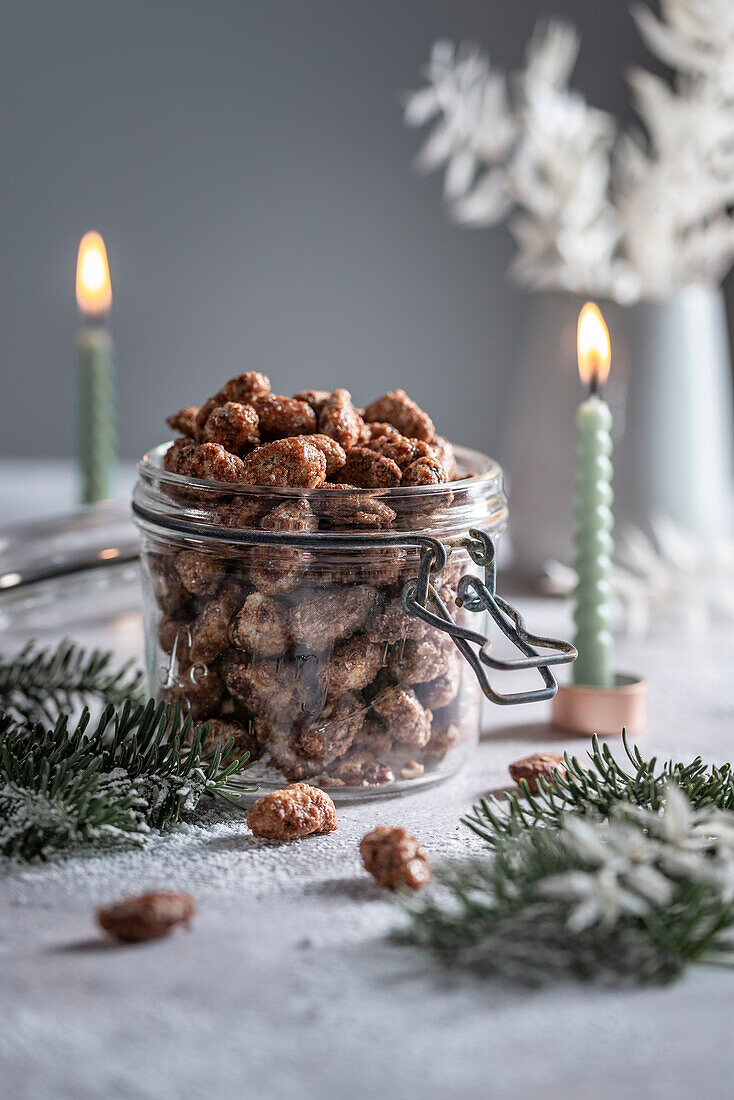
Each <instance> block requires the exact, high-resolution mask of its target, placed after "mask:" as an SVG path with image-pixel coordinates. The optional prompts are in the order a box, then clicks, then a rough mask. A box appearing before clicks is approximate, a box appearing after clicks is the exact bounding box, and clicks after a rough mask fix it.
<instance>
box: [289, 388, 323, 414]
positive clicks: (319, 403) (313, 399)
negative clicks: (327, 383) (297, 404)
mask: <svg viewBox="0 0 734 1100" xmlns="http://www.w3.org/2000/svg"><path fill="white" fill-rule="evenodd" d="M293 397H294V399H295V400H296V401H305V402H306V404H307V405H310V406H311V408H312V409H313V411H314V412H315V413H316V415H317V416H320V415H321V410H322V409H323V407H324V405H325V404H326V402H327V401H328V400H329V398H330V397H331V390H299V391H298V393H294V394H293Z"/></svg>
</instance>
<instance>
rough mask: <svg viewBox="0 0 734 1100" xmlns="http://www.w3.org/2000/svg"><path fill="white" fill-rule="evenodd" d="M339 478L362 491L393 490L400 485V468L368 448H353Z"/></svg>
mask: <svg viewBox="0 0 734 1100" xmlns="http://www.w3.org/2000/svg"><path fill="white" fill-rule="evenodd" d="M339 477H340V479H341V480H342V481H344V482H346V483H348V484H350V485H356V486H357V488H360V489H391V488H393V487H394V486H395V485H399V484H400V467H399V466H398V464H397V463H396V462H393V460H392V459H391V458H386V457H385V456H384V455H380V454H377V452H376V451H371V450H369V448H368V447H352V449H351V450H350V451H348V452H347V460H346V462H345V464H344V465H343V466H342V468H341V470H340V471H339Z"/></svg>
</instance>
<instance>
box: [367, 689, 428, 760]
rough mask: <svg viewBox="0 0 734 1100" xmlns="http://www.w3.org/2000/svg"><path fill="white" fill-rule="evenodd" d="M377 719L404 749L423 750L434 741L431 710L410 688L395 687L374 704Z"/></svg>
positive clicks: (373, 708) (379, 697)
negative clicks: (404, 746)
mask: <svg viewBox="0 0 734 1100" xmlns="http://www.w3.org/2000/svg"><path fill="white" fill-rule="evenodd" d="M372 711H373V713H374V715H375V717H376V718H378V719H379V721H380V722H381V723H382V725H383V726H385V728H386V729H387V730H388V731H389V732H390V733H391V734H392V736H393V737H394V738H395V740H396V741H399V742H400V744H401V745H413V746H415V747H416V748H419V749H420V748H423V746H424V745H427V744H428V742H429V741H430V739H431V719H432V717H433V716H432V714H431V712H430V710H427V709H426V708H424V707H422V706H421V704H420V702H419V700H418V697H417V695H416V694H415V692H414V691H413V690H412V689H411V688H401V687H393V688H389V689H388V690H387V691H386V692H385V693H384V694H382V695H380V696H378V698H377V699H375V701H374V703H373V704H372Z"/></svg>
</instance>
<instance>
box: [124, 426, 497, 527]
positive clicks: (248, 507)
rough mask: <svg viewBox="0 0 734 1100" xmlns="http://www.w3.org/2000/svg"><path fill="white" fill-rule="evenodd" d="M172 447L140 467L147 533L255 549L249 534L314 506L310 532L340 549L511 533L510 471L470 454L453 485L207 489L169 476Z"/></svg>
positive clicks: (141, 513)
mask: <svg viewBox="0 0 734 1100" xmlns="http://www.w3.org/2000/svg"><path fill="white" fill-rule="evenodd" d="M170 445H171V444H170V442H168V443H161V444H160V445H159V446H157V447H155V448H153V450H151V451H149V452H148V453H147V454H146V455H144V456H143V458H142V459H141V461H140V462H139V463H138V475H139V476H138V482H137V484H136V487H135V492H134V495H133V511H134V513H135V515H136V518H137V520H138V522H139V523H142V524H143V525H146V526H153V527H162V528H165V529H166V530H168V531H172V532H178V533H180V534H182V535H189V536H192V535H193V536H196V537H200V538H202V539H211V538H219V539H221V540H223V541H227V542H237V541H243V542H247V532H248V530H249V531H253V530H257V531H260V530H261V526H265V527H267V526H268V524H262V523H261V521H262V519H263V518H264V517H265V516H267V515H268V514H269V513H271V512H273V511H274V510H275V509H276V508H278V507H279V506H281V505H285V504H286V503H287V502H296V501H306V502H308V504H309V506H310V509H311V511H312V512H313V514H314V515H315V516H317V517H318V531H317V532H316V533H314V532H313V528H311V529H310V532H309V541H310V540H312V539H314V538H317V539H321V537H322V536H323V538H324V541H325V542H326V541H330V538H331V537H332V536H336V535H338V536H339V541H342V539H344V538H346V539H347V541H350V540H353V541H354V542H355V543H356V542H361V541H363V540H365V539H368V540H369V541H370V542H377V541H380V540H384V541H389V542H391V543H392V542H399V541H400V539H399V536H400V534H406V535H410V534H415V533H417V532H421V533H422V534H428V535H433V536H436V537H451V536H453V535H462V534H463V533H464V532H466V531H467V530H468V529H469V528H470V527H476V528H481V529H483V530H486V531H488V532H489V533H490V534H491V535H493V536H497V535H499V534H501V533H502V532H503V531H504V529H505V527H506V525H507V498H506V496H505V493H504V487H503V473H502V468H501V467H500V466H499V464H498V463H497V462H495V461H494V460H493V459H491V458H488V457H487V455H484V454H481V453H480V452H479V451H474V450H471V449H470V448H468V447H456V448H455V451H456V458H457V463H458V466H459V469H460V470H461V471H462V472H463V473H464V474H465V476H464V477H462V478H461V479H459V480H457V481H452V482H449V483H448V484H445V485H416V486H412V485H411V486H397V487H395V488H390V489H359V488H352V487H335V486H331V485H328V486H323V487H320V488H318V489H295V488H273V487H271V486H262V485H239V484H229V483H224V482H217V481H204V480H202V479H200V478H193V477H184V476H182V475H181V474H173V473H169V472H168V471H166V470H164V469H163V460H164V457H165V454H166V452H167V450H168V448H169V447H170ZM304 530H305V529H304ZM293 533H294V534H296V536H297V535H298V532H297V531H296V532H293ZM281 538H282V539H288V540H290V538H291V532H290V531H288V532H283V534H282V536H281ZM274 541H275V540H274ZM294 541H298V538H297V537H296V539H295V540H294Z"/></svg>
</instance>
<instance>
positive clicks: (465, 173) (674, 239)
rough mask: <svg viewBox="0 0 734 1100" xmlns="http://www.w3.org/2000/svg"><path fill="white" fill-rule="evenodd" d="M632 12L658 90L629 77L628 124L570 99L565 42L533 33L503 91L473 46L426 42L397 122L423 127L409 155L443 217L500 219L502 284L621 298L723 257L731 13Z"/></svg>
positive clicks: (719, 3)
mask: <svg viewBox="0 0 734 1100" xmlns="http://www.w3.org/2000/svg"><path fill="white" fill-rule="evenodd" d="M661 8H662V12H661V16H660V18H658V17H657V16H655V15H654V14H653V12H652V11H650V10H649V9H648V8H644V7H637V8H636V9H635V17H636V20H637V23H638V26H639V28H640V32H641V34H642V36H643V38H644V40H645V42H646V43H647V45H648V47H649V49H650V50H651V52H652V53H653V54H655V55H656V56H657V57H658V58H660V59H661V60H663V61H664V62H665V63H666V64H668V65H670V66H671V67H672V68H673V70H674V74H675V75H674V80H673V83H672V84H670V83H668V82H666V81H664V80H662V79H661V78H659V77H657V76H654V75H652V74H650V73H648V72H644V71H642V70H639V69H638V70H635V71H634V72H633V73H632V74H631V77H630V83H631V88H632V93H633V96H634V101H635V106H636V109H637V112H638V115H639V118H640V121H641V124H642V126H641V128H639V127H638V128H637V130H636V131H633V132H631V133H629V134H625V135H622V136H621V137H620V136H619V135H618V132H617V131H618V127H617V123H616V121H615V120H614V119H613V118H612V117H611V116H609V115H607V114H605V113H604V112H601V111H598V110H596V109H594V108H593V107H591V106H589V104H588V103H587V102H586V100H585V99H584V98H583V97H582V96H581V95H580V94H579V93H578V92H577V91H575V90H574V89H572V88H571V87H570V79H571V74H572V71H573V67H574V64H575V61H576V56H577V52H578V36H577V34H576V32H575V30H574V29H573V28H572V27H570V26H569V25H568V24H566V23H563V22H561V21H559V20H553V21H551V22H550V23H548V24H546V25H544V26H541V27H539V29H538V30H537V31H536V33H535V35H534V36H533V38H532V40H531V42H530V44H529V46H528V50H527V54H526V58H525V64H524V67H523V68H522V69H521V70H520V71H519V72H518V73H516V74H513V75H512V76H511V77H510V78H509V79H508V78H507V77H506V76H505V74H504V73H503V72H502V71H500V70H497V69H495V68H494V67H493V66H491V65H490V63H489V60H488V58H487V57H486V56H485V55H483V54H482V53H481V52H480V51H479V50H478V49H477V48H476V47H459V48H458V49H457V48H455V47H454V46H453V45H452V44H451V43H446V42H440V43H437V45H436V46H435V47H434V51H433V53H432V55H431V60H430V62H429V65H428V66H427V68H426V70H425V76H426V81H427V83H426V86H425V87H423V88H421V89H420V90H418V91H417V92H414V93H412V94H411V95H410V96H408V98H407V102H406V110H405V119H406V122H407V123H408V125H411V126H422V125H424V124H426V123H428V122H432V123H433V128H432V131H431V133H430V135H429V137H428V140H427V142H426V144H425V145H424V147H423V150H422V151H421V153H420V154H419V157H418V161H417V163H418V166H419V167H420V168H421V169H422V170H424V171H431V170H433V169H436V168H444V169H445V179H444V196H445V199H446V201H447V202H448V203H449V206H450V209H451V212H452V215H453V216H454V217H455V218H456V220H457V221H459V222H461V223H463V224H466V225H474V226H482V225H495V224H497V223H498V222H500V221H502V220H503V219H505V218H506V217H509V218H510V222H509V224H510V229H511V230H512V232H513V234H514V236H515V239H516V241H517V244H518V254H517V257H516V260H515V262H514V264H513V266H512V271H513V273H514V274H515V276H516V277H517V278H518V279H519V280H520V281H521V282H523V283H525V284H526V285H529V286H534V287H557V288H563V289H569V290H576V291H581V292H583V293H587V294H607V295H609V296H611V297H613V298H616V299H617V300H619V301H621V302H628V301H633V300H635V299H636V298H639V297H661V296H663V295H666V294H669V293H670V292H671V291H672V290H674V289H675V288H676V287H679V286H684V285H688V284H690V283H696V282H698V283H701V282H703V283H716V282H718V281H720V280H721V279H722V278H723V276H724V275H725V274H726V271H727V270H728V268H729V267H730V266H731V263H732V260H733V259H734V219H733V218H732V214H731V206H732V203H733V202H734V184H733V183H732V181H734V109H733V108H734V76H733V75H732V74H733V73H734V15H733V14H732V12H733V10H734V9H732V5H731V4H730V3H729V0H662V2H661Z"/></svg>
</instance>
